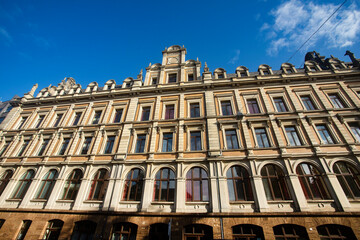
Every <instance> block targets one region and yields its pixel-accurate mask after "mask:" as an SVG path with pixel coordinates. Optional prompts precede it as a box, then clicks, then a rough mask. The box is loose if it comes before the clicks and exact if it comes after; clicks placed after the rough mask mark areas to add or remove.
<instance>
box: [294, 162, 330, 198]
mask: <svg viewBox="0 0 360 240" xmlns="http://www.w3.org/2000/svg"><path fill="white" fill-rule="evenodd" d="M296 173H297V174H298V176H299V181H300V184H301V187H302V189H303V191H304V194H305V197H306V199H329V198H330V196H329V192H328V190H327V188H326V186H325V183H324V179H323V177H322V175H321V173H320V172H319V171H318V170H317V169H316V168H315V167H314V166H313V165H311V164H309V163H301V164H299V166H298V167H297V168H296Z"/></svg>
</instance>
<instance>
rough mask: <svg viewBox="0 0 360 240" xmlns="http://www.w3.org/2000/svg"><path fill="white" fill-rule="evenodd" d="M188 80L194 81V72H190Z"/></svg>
mask: <svg viewBox="0 0 360 240" xmlns="http://www.w3.org/2000/svg"><path fill="white" fill-rule="evenodd" d="M188 81H189V82H191V81H194V74H192V73H191V74H189V75H188Z"/></svg>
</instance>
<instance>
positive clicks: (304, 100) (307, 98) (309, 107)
mask: <svg viewBox="0 0 360 240" xmlns="http://www.w3.org/2000/svg"><path fill="white" fill-rule="evenodd" d="M301 101H302V103H303V104H304V106H305V108H306V110H316V107H315V105H314V103H313V101H312V100H311V97H310V96H309V95H307V96H301Z"/></svg>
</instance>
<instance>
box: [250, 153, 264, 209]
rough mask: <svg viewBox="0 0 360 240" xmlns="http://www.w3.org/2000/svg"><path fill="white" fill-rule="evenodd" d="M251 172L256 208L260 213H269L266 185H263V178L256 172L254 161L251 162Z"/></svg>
mask: <svg viewBox="0 0 360 240" xmlns="http://www.w3.org/2000/svg"><path fill="white" fill-rule="evenodd" d="M250 171H251V174H252V178H253V184H252V186H253V193H254V200H255V206H256V207H257V209H258V210H259V211H260V212H268V211H269V205H268V203H267V198H266V194H265V189H264V185H263V183H262V177H261V176H260V175H258V174H257V172H256V163H255V161H254V160H251V161H250Z"/></svg>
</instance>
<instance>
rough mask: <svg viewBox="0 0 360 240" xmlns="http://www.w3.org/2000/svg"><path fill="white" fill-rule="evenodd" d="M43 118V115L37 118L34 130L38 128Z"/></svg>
mask: <svg viewBox="0 0 360 240" xmlns="http://www.w3.org/2000/svg"><path fill="white" fill-rule="evenodd" d="M44 118H45V115H41V116H39V118H38V120H37V122H36V124H35V128H38V127H40V125H41V123H42V122H43V120H44Z"/></svg>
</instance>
